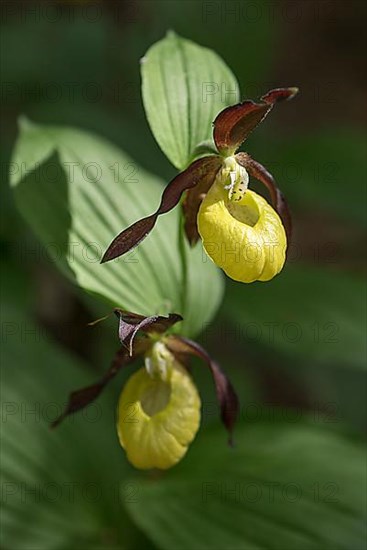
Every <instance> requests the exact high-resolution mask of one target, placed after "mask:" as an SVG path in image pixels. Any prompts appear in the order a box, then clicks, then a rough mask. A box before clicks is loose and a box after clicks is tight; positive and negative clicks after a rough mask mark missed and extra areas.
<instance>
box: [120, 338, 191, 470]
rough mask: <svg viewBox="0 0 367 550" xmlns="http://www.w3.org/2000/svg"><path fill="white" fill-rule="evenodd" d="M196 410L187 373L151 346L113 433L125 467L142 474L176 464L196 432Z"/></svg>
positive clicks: (129, 384)
mask: <svg viewBox="0 0 367 550" xmlns="http://www.w3.org/2000/svg"><path fill="white" fill-rule="evenodd" d="M200 407H201V403H200V397H199V394H198V392H197V389H196V387H195V385H194V383H193V381H192V379H191V376H190V375H189V373H188V372H187V370H186V369H185V368H184V367H183V366H182V365H181V364H180V363H179V362H178V361H177V360H176V359H175V358H174V356H173V355H172V354H171V353H170V352H169V351H168V350H167V348H166V347H165V345H164V344H163V343H161V342H157V343H156V344H154V346H153V348H152V350H151V351H150V352H149V355H148V356H147V357H146V368H141V369H140V370H139V371H138V372H136V373H135V374H133V375H132V376H131V378H130V379H129V380H128V382H127V383H126V385H125V386H124V389H123V391H122V393H121V396H120V400H119V405H118V420H117V431H118V436H119V440H120V443H121V445H122V447H123V448H124V449H125V451H126V454H127V457H128V459H129V461H130V462H131V463H132V464H133V465H134V466H135V467H136V468H140V469H143V470H146V469H150V468H160V469H162V470H165V469H167V468H171V467H172V466H174V465H175V464H177V462H179V461H180V460H181V459H182V457H183V456H184V455H185V454H186V452H187V449H188V446H189V445H190V443H191V442H192V440H193V439H194V437H195V435H196V433H197V431H198V429H199V425H200Z"/></svg>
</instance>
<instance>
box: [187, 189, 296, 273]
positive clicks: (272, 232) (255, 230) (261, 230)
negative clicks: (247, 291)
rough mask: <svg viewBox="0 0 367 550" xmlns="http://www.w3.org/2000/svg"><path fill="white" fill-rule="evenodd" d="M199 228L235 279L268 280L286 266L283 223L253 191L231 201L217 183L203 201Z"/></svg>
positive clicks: (206, 243) (213, 253)
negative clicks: (237, 199)
mask: <svg viewBox="0 0 367 550" xmlns="http://www.w3.org/2000/svg"><path fill="white" fill-rule="evenodd" d="M198 229H199V233H200V236H201V238H202V240H203V246H204V249H205V251H206V253H207V254H208V256H209V257H210V258H211V259H212V260H213V262H214V263H216V264H217V265H218V266H219V267H220V268H222V269H223V271H224V272H225V273H226V274H227V275H228V276H229V277H231V279H234V280H235V281H241V282H243V283H251V282H253V281H257V280H258V281H269V280H270V279H272V278H273V277H274V276H275V275H277V274H278V273H279V272H280V271H281V269H282V268H283V265H284V262H285V253H286V248H287V238H286V234H285V230H284V227H283V224H282V222H281V219H280V217H279V216H278V214H277V213H276V212H275V210H274V209H273V208H272V207H271V206H270V204H269V203H268V202H267V201H266V200H265V199H264V198H263V197H261V196H260V195H258V194H257V193H255V192H254V191H250V190H247V191H246V193H245V195H244V196H243V197H242V198H241V200H239V201H236V202H232V201H230V200H229V198H228V192H226V190H225V189H224V187H223V185H222V184H221V183H220V182H218V181H217V182H215V183H214V185H213V186H212V187H211V188H210V190H209V192H208V194H207V195H206V197H205V199H204V200H203V202H202V203H201V207H200V210H199V214H198Z"/></svg>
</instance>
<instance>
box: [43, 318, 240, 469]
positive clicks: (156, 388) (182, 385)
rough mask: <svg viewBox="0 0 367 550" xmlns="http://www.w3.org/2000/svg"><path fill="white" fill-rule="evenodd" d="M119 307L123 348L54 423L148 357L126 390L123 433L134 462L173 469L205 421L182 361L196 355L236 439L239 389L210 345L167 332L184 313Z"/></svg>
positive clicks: (144, 466)
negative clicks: (209, 350)
mask: <svg viewBox="0 0 367 550" xmlns="http://www.w3.org/2000/svg"><path fill="white" fill-rule="evenodd" d="M114 312H115V313H116V315H117V317H118V318H119V339H120V342H121V344H122V346H121V348H120V349H119V350H118V351H117V353H116V354H115V356H114V358H113V361H112V363H111V366H110V368H109V369H108V371H107V372H106V373H105V374H104V375H103V376H102V378H100V380H98V381H97V382H95V383H94V384H92V385H89V386H87V387H85V388H81V389H79V390H76V391H73V392H72V393H71V394H70V395H69V400H68V403H67V405H66V407H65V409H64V411H63V412H62V413H61V415H60V416H59V417H58V418H56V420H55V421H54V422H53V423H52V426H53V427H55V426H57V425H58V424H60V422H62V421H63V420H64V419H65V418H66V417H67V416H69V415H70V414H73V413H75V412H76V411H79V410H81V409H83V408H84V407H86V406H87V405H88V404H89V403H91V402H92V401H94V400H95V399H96V398H97V397H98V396H99V395H100V393H101V392H102V391H103V389H104V388H105V386H106V385H107V384H108V383H109V382H110V381H111V380H112V378H114V377H115V376H116V374H117V373H118V372H119V370H120V369H121V368H123V367H125V366H127V365H129V364H130V363H131V362H133V361H134V360H135V359H137V357H140V356H144V358H145V368H143V369H140V370H139V371H138V372H137V373H135V374H134V375H133V376H131V378H130V379H129V380H128V382H127V384H126V386H125V387H124V389H123V391H122V393H121V396H120V400H119V406H118V420H117V432H118V436H119V439H120V443H121V445H122V447H123V448H124V449H125V451H126V453H127V457H128V459H129V460H130V462H131V463H132V464H133V465H134V466H136V467H137V468H141V469H150V468H160V469H167V468H171V466H174V465H175V464H177V462H179V461H180V460H181V459H182V457H183V456H184V455H185V453H186V452H187V449H188V446H189V445H190V443H191V442H192V440H193V439H194V437H195V435H196V433H197V431H198V429H199V425H200V408H201V403H200V397H199V395H198V392H197V389H196V387H195V384H194V383H193V381H192V379H191V376H190V374H189V373H188V371H187V370H186V369H185V367H184V366H183V365H182V364H181V362H182V361H183V360H184V358H185V361H186V359H188V358H189V357H190V356H195V357H198V358H199V359H201V360H202V361H203V362H204V363H205V364H206V366H207V367H208V368H209V370H210V372H211V375H212V377H213V380H214V384H215V390H216V394H217V398H218V402H219V406H220V411H221V418H222V421H223V424H224V426H225V427H226V428H227V430H228V434H229V440H228V442H229V443H230V444H232V442H233V441H232V432H233V427H234V424H235V422H236V419H237V415H238V408H239V403H238V398H237V395H236V392H235V391H234V389H233V386H232V384H231V383H230V381H229V380H228V378H227V377H226V375H225V373H224V372H223V371H222V370H221V368H220V367H219V365H218V364H217V363H216V362H215V361H214V360H213V359H212V358H211V357H210V356H209V354H208V353H207V352H206V351H205V349H204V348H202V347H201V346H200V345H199V344H197V343H196V342H194V341H192V340H189V339H188V338H184V337H182V336H179V335H178V334H167V331H168V330H169V329H170V328H171V327H172V326H173V325H174V324H175V323H178V322H180V321H182V317H181V315H178V314H177V313H170V314H169V315H168V316H167V317H164V316H161V315H152V316H148V317H145V316H144V315H139V314H138V313H133V312H131V311H124V310H122V309H117V308H116V309H115V310H114Z"/></svg>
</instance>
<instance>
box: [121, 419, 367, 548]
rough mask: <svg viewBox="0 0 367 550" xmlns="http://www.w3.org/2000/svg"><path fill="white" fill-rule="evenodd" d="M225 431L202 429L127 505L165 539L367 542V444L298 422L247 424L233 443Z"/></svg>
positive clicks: (320, 544)
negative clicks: (171, 466)
mask: <svg viewBox="0 0 367 550" xmlns="http://www.w3.org/2000/svg"><path fill="white" fill-rule="evenodd" d="M222 439H223V438H222V435H221V433H220V431H219V430H218V429H215V430H211V431H208V432H207V433H206V434H205V435H204V434H201V435H200V438H198V440H197V441H196V442H195V445H193V447H192V449H191V450H190V453H189V455H188V456H187V457H186V459H185V460H184V461H183V462H182V463H181V464H180V465H179V466H178V467H177V468H175V469H174V470H172V472H170V473H169V475H167V476H166V477H165V478H161V479H156V480H153V479H150V480H147V481H146V482H145V483H143V482H141V486H140V487H141V493H140V494H141V498H140V499H139V501H138V502H136V503H130V504H128V509H129V510H130V513H131V515H132V517H133V518H134V520H135V521H136V523H137V524H138V525H140V527H141V528H142V529H143V530H144V532H145V533H146V534H148V536H150V537H151V538H152V540H153V541H154V542H155V544H156V545H157V546H158V547H159V548H162V549H163V550H186V549H187V548H195V549H199V548H200V550H204V549H205V550H212V549H213V548H230V549H231V550H232V549H233V550H234V549H236V550H254V549H255V548H256V549H259V550H260V549H262V550H280V549H282V550H295V549H297V550H301V549H302V550H320V549H321V548H322V549H325V550H335V549H336V548H338V549H341V550H342V549H344V550H350V548H353V549H355V550H362V549H363V548H364V540H365V539H364V537H365V534H366V528H365V523H364V516H365V510H366V507H365V481H366V480H365V475H366V472H365V458H364V457H365V455H364V449H363V448H361V447H360V446H359V445H357V444H355V443H354V442H350V441H348V440H346V439H344V438H342V437H341V436H339V435H337V434H334V433H330V432H327V431H326V430H322V429H320V428H319V427H317V426H312V425H308V424H306V425H304V424H300V423H299V422H298V423H296V424H284V425H277V424H276V423H269V424H259V425H257V424H255V425H252V426H247V427H245V425H242V429H241V430H240V429H237V430H236V446H235V448H234V449H231V448H228V447H227V446H226V445H223V441H222ZM336 457H337V460H336ZM157 503H159V505H158V504H157Z"/></svg>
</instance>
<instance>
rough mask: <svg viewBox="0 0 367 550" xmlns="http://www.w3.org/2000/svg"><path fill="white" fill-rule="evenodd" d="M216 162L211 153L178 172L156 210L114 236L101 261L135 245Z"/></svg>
mask: <svg viewBox="0 0 367 550" xmlns="http://www.w3.org/2000/svg"><path fill="white" fill-rule="evenodd" d="M213 159H215V162H216V163H217V156H214V155H211V156H209V157H203V158H200V159H198V160H196V161H194V162H193V163H192V164H190V166H189V167H188V168H187V169H186V170H184V172H181V173H180V174H178V175H177V176H176V177H175V178H173V180H172V181H171V182H170V183H169V184H168V185H167V187H166V188H165V189H164V191H163V194H162V198H161V203H160V205H159V208H158V210H156V212H154V214H152V215H151V216H147V217H146V218H143V219H141V220H139V221H137V222H135V223H134V224H133V225H130V227H128V228H127V229H125V230H124V231H122V232H121V233H120V234H119V235H117V237H115V238H114V240H113V241H112V243H111V244H110V246H109V247H108V248H107V250H106V252H105V253H104V255H103V258H102V260H101V263H105V262H109V261H110V260H113V259H115V258H118V257H119V256H122V255H123V254H126V252H129V250H132V249H133V248H135V246H137V245H138V244H139V243H140V242H141V241H142V240H144V239H145V237H146V236H147V235H148V234H149V233H150V232H151V230H152V229H153V227H154V226H155V224H156V221H157V219H158V216H160V215H161V214H166V213H167V212H169V211H170V210H172V209H173V208H174V207H175V206H176V205H177V204H178V203H179V201H180V198H181V195H182V193H183V192H184V191H186V189H190V188H192V187H195V185H197V184H198V183H199V182H200V180H201V179H202V177H203V176H204V175H205V174H206V173H207V171H208V170H210V167H211V165H212V164H213V162H214V160H213Z"/></svg>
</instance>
